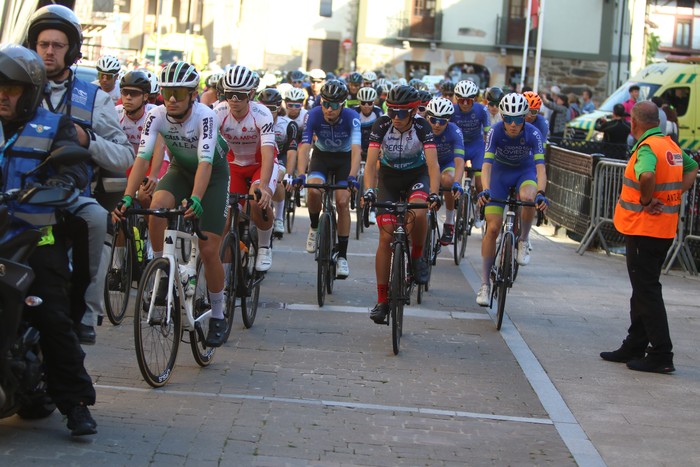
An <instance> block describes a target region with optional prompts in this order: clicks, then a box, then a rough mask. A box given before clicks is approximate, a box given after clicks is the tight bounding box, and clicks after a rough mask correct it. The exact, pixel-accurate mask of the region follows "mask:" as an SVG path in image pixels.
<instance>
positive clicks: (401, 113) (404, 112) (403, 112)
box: [386, 107, 411, 120]
mask: <svg viewBox="0 0 700 467" xmlns="http://www.w3.org/2000/svg"><path fill="white" fill-rule="evenodd" d="M410 113H411V110H410V109H392V108H391V107H389V108H388V109H386V114H387V115H388V116H389V118H391V119H392V120H393V119H395V118H398V119H399V120H403V119H404V118H406V117H408V115H409V114H410Z"/></svg>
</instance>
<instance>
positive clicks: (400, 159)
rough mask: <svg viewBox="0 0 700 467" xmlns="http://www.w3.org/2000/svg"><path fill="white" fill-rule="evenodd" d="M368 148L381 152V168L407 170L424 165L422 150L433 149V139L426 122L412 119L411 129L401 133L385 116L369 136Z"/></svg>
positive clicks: (377, 122) (375, 124)
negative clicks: (377, 149)
mask: <svg viewBox="0 0 700 467" xmlns="http://www.w3.org/2000/svg"><path fill="white" fill-rule="evenodd" d="M369 147H370V148H380V149H381V150H382V153H381V158H380V159H379V160H380V163H381V166H383V167H391V168H394V169H398V170H409V169H414V168H416V167H420V166H423V165H426V163H425V153H424V151H423V149H424V148H434V147H435V137H434V135H433V131H432V129H431V128H430V125H428V121H427V120H425V119H422V118H416V117H413V123H412V124H411V127H410V128H409V129H408V130H406V131H404V132H403V133H401V132H400V131H399V130H397V129H396V128H394V125H392V123H391V119H390V118H389V117H388V116H387V115H383V116H381V117H379V118H378V119H377V120H376V121H375V122H374V125H373V126H372V132H371V134H370V135H369Z"/></svg>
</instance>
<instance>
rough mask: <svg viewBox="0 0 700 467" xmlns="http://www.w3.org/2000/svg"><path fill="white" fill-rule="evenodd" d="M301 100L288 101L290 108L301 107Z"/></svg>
mask: <svg viewBox="0 0 700 467" xmlns="http://www.w3.org/2000/svg"><path fill="white" fill-rule="evenodd" d="M301 105H302V104H301V102H287V108H288V109H301Z"/></svg>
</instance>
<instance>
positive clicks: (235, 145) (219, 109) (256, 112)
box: [214, 101, 276, 166]
mask: <svg viewBox="0 0 700 467" xmlns="http://www.w3.org/2000/svg"><path fill="white" fill-rule="evenodd" d="M214 112H215V113H216V116H217V120H218V128H219V133H220V134H221V137H222V138H223V139H224V140H225V141H226V144H228V147H229V152H228V159H229V163H230V164H233V165H239V166H246V165H253V164H259V163H260V162H261V161H262V152H261V147H262V146H273V147H276V146H275V128H274V122H273V119H272V114H271V113H270V110H269V109H268V108H267V107H265V106H264V105H262V104H260V103H258V102H250V103H249V104H248V113H246V115H245V117H243V119H242V120H240V121H238V120H236V118H235V117H234V116H233V115H231V111H230V109H229V105H228V102H226V101H224V102H220V103H219V104H218V105H217V106H216V107H214Z"/></svg>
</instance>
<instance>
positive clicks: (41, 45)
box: [36, 41, 68, 51]
mask: <svg viewBox="0 0 700 467" xmlns="http://www.w3.org/2000/svg"><path fill="white" fill-rule="evenodd" d="M36 47H37V48H38V49H41V50H47V49H48V48H49V47H51V48H52V49H54V50H56V51H60V50H63V49H65V48H66V47H68V44H64V43H63V42H58V41H39V42H37V43H36Z"/></svg>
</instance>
